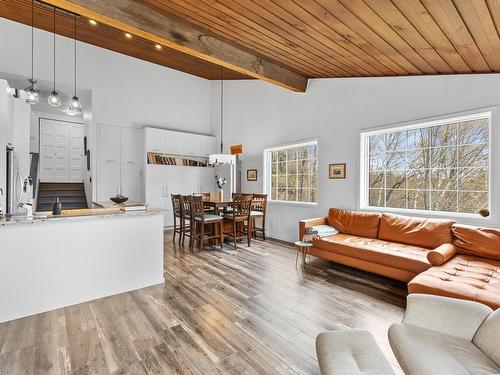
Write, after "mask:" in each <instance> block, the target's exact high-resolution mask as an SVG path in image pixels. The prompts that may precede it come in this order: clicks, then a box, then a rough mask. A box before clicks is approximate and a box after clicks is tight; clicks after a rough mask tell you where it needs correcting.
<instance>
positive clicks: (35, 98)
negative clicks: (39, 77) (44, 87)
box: [26, 79, 40, 105]
mask: <svg viewBox="0 0 500 375" xmlns="http://www.w3.org/2000/svg"><path fill="white" fill-rule="evenodd" d="M28 82H29V83H30V86H29V87H28V88H27V89H26V103H28V104H30V105H34V104H38V102H39V101H40V95H39V93H40V91H38V90H37V89H35V83H36V81H35V80H33V79H29V80H28Z"/></svg>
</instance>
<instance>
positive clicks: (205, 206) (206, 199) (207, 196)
mask: <svg viewBox="0 0 500 375" xmlns="http://www.w3.org/2000/svg"><path fill="white" fill-rule="evenodd" d="M193 195H194V196H196V195H199V196H201V197H202V198H203V209H204V210H205V213H207V214H214V213H215V209H214V207H213V206H211V205H210V204H209V203H208V202H209V201H210V193H193Z"/></svg>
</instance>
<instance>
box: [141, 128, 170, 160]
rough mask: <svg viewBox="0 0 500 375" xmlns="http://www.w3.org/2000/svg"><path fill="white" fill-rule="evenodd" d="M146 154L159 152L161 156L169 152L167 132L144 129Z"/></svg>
mask: <svg viewBox="0 0 500 375" xmlns="http://www.w3.org/2000/svg"><path fill="white" fill-rule="evenodd" d="M144 145H145V146H146V147H145V150H144V151H145V152H157V153H160V154H163V153H166V152H167V137H166V131H165V130H162V129H156V128H144Z"/></svg>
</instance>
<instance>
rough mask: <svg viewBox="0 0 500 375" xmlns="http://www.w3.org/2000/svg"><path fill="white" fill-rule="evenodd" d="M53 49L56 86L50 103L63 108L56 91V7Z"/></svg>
mask: <svg viewBox="0 0 500 375" xmlns="http://www.w3.org/2000/svg"><path fill="white" fill-rule="evenodd" d="M53 37H54V40H53V44H54V45H53V47H54V85H53V86H52V92H51V93H50V95H49V98H48V102H49V105H51V106H52V107H60V106H61V97H60V96H59V94H58V93H57V91H56V8H55V7H54V30H53Z"/></svg>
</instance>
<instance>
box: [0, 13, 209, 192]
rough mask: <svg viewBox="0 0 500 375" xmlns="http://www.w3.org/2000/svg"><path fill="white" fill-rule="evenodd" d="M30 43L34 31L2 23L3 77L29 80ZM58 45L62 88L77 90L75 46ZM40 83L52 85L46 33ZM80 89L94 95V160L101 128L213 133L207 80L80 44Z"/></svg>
mask: <svg viewBox="0 0 500 375" xmlns="http://www.w3.org/2000/svg"><path fill="white" fill-rule="evenodd" d="M30 43H31V33H30V27H28V26H26V25H22V24H20V23H16V22H12V21H9V20H6V19H4V18H0V56H1V58H0V78H2V75H16V76H23V77H26V76H27V75H29V73H30V69H31V68H30V62H31V57H30V52H31V44H30ZM56 45H57V48H56V51H57V57H56V58H57V67H58V70H57V80H56V81H57V84H59V85H62V86H69V87H72V85H73V42H72V40H70V39H67V38H64V37H60V36H58V37H57V41H56ZM35 78H36V79H38V80H41V81H44V83H50V82H51V81H52V35H51V34H50V33H48V32H45V31H41V30H35ZM78 89H79V90H84V89H86V90H91V91H92V116H91V123H90V129H89V134H88V135H89V136H90V142H91V150H92V153H93V155H94V156H95V155H96V154H97V153H96V152H95V141H96V124H97V123H105V124H110V125H120V126H135V127H141V128H142V127H143V126H144V125H153V126H156V127H162V128H169V129H174V130H181V131H188V132H196V133H203V134H209V133H210V100H209V96H210V83H209V81H208V80H205V79H203V78H198V77H195V76H192V75H189V74H185V73H182V72H179V71H176V70H173V69H168V68H165V67H162V66H159V65H155V64H151V63H148V62H145V61H141V60H138V59H135V58H132V57H129V56H125V55H122V54H119V53H116V52H112V51H108V50H105V49H101V48H98V47H95V46H92V45H88V44H84V43H78ZM68 94H72V93H68ZM79 95H80V97H82V93H80V92H79ZM86 122H87V121H86ZM92 159H93V170H94V171H95V170H96V168H95V166H96V164H95V161H96V160H95V157H93V158H92ZM93 180H94V184H95V180H96V177H95V174H94V178H93ZM94 186H95V185H94Z"/></svg>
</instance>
